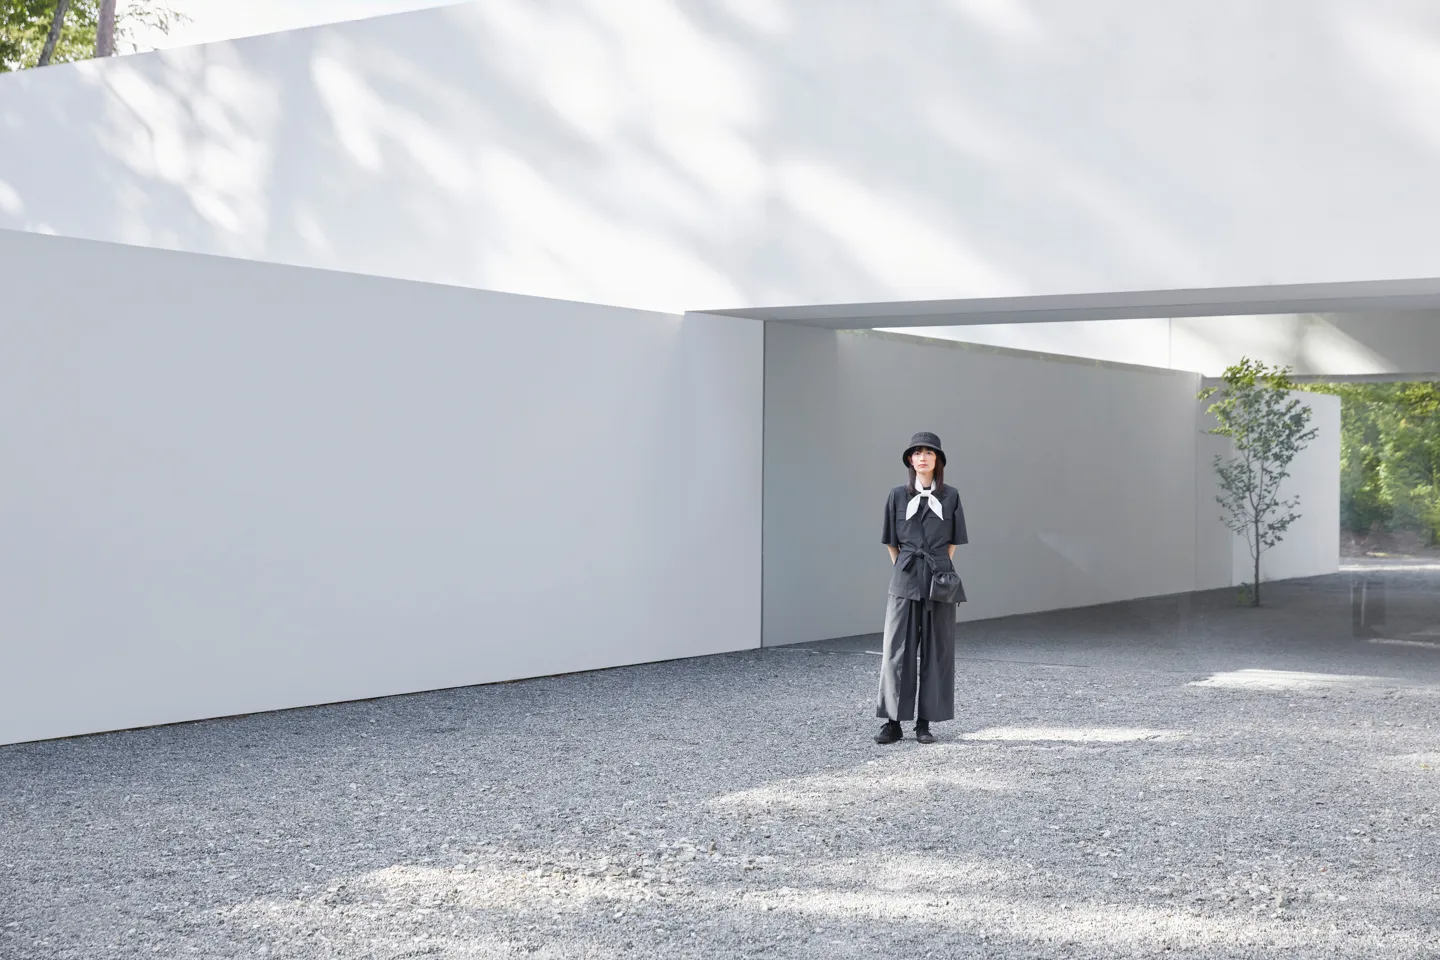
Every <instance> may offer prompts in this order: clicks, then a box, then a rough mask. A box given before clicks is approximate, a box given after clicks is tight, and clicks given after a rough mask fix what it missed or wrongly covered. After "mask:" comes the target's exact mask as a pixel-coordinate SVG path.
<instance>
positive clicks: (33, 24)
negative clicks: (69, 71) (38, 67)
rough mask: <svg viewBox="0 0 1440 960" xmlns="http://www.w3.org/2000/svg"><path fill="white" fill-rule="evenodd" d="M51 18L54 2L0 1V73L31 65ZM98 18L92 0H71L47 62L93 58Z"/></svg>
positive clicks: (38, 52) (42, 44)
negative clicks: (52, 53) (63, 26)
mask: <svg viewBox="0 0 1440 960" xmlns="http://www.w3.org/2000/svg"><path fill="white" fill-rule="evenodd" d="M54 18H55V0H0V73H8V72H10V71H12V70H22V69H25V68H27V67H33V66H35V64H36V62H37V61H38V60H39V59H40V50H41V48H43V47H44V46H45V37H46V35H47V34H49V32H50V22H51V21H52V20H53V19H54ZM99 18H100V5H99V3H98V2H96V0H72V2H71V4H70V11H69V13H67V14H66V16H65V29H64V30H63V31H62V32H61V34H60V42H59V43H58V44H57V45H56V46H55V56H54V57H53V58H52V59H51V62H52V63H69V62H72V61H75V60H86V59H89V58H90V57H93V56H94V55H95V26H96V24H97V23H98V22H99Z"/></svg>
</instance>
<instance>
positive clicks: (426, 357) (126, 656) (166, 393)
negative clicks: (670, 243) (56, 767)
mask: <svg viewBox="0 0 1440 960" xmlns="http://www.w3.org/2000/svg"><path fill="white" fill-rule="evenodd" d="M81 278H83V289H84V290H85V291H88V292H86V293H83V294H82V293H80V292H79V287H80V285H81ZM0 283H3V285H4V287H5V289H6V290H7V300H6V310H5V313H4V315H3V317H0V475H3V476H4V478H5V479H4V483H3V485H0V526H3V530H4V536H3V537H0V582H4V583H5V585H6V589H5V601H4V603H3V604H0V648H3V654H4V656H3V661H4V663H5V668H4V669H3V670H0V742H10V741H20V740H30V739H38V738H46V737H57V736H62V735H68V734H79V733H87V732H91V731H99V730H106V729H113V728H120V727H130V726H139V725H146V724H156V723H165V722H170V721H180V720H191V719H196V718H201V717H212V716H219V715H226V714H234V713H240V712H250V711H258V710H269V709H275V708H281V707H293V706H299V705H304V704H314V703H321V702H326V701H337V700H346V699H354V698H363V697H374V696H381V695H386V694H395V693H402V692H407V691H416V690H425V689H432V688H438V687H447V686H457V685H464V684H474V683H481V682H488V681H498V680H508V679H512V678H517V677H527V676H534V675H540V674H553V673H557V672H566V671H574V670H586V669H593V668H600V667H611V666H616V665H619V664H627V663H636V662H641V661H653V660H661V659H667V658H671V657H685V656H693V655H697V654H707V653H715V652H719V651H726V650H735V649H741V648H746V647H754V646H756V645H757V644H758V642H759V623H760V508H761V500H760V497H761V465H760V458H761V446H760V441H761V387H762V382H761V376H762V374H761V365H762V349H763V344H762V328H761V324H759V323H757V322H753V321H744V320H734V319H726V318H721V319H717V318H710V317H703V316H697V317H690V318H682V317H679V316H673V315H664V314H656V313H642V312H638V311H632V310H623V309H616V308H607V307H595V306H588V305H581V304H574V303H566V302H561V301H550V300H540V299H534V298H526V297H517V296H510V295H503V294H494V293H486V292H482V291H474V290H465V289H458V288H447V287H440V286H431V285H425V284H418V283H410V282H403V281H395V280H383V279H377V278H371V277H363V276H353V275H346V274H339V273H328V272H323V271H316V270H309V269H303V268H296V267H286V266H275V265H267V264H257V263H250V262H245V261H237V260H226V259H220V258H211V257H204V256H197V255H193V254H177V253H169V252H162V251H155V250H144V249H138V248H132V247H123V246H115V245H109V244H101V243H94V242H89V241H78V240H71V239H60V238H53V237H43V236H37V235H31V234H22V233H15V232H3V231H0ZM667 476H668V477H679V478H684V482H683V483H681V482H677V483H670V482H660V481H663V480H664V478H665V477H667ZM511 719H512V718H496V722H499V723H505V722H510V721H511Z"/></svg>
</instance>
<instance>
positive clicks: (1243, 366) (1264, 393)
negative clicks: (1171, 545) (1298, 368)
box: [1200, 358, 1316, 606]
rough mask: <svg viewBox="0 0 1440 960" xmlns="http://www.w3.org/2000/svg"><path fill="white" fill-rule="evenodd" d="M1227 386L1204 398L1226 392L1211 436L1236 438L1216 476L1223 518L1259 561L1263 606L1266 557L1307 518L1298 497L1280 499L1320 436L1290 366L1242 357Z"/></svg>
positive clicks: (1256, 598) (1254, 598) (1253, 597)
mask: <svg viewBox="0 0 1440 960" xmlns="http://www.w3.org/2000/svg"><path fill="white" fill-rule="evenodd" d="M1221 379H1222V381H1223V385H1222V386H1220V387H1212V388H1210V389H1207V390H1202V391H1201V392H1200V399H1202V400H1203V399H1207V398H1209V397H1211V396H1214V395H1216V394H1217V393H1218V394H1219V399H1218V400H1216V401H1215V402H1214V403H1212V404H1211V405H1210V407H1209V410H1210V412H1211V413H1212V414H1214V415H1215V419H1216V421H1217V423H1218V426H1216V427H1214V428H1212V429H1211V431H1210V432H1211V433H1217V434H1220V435H1221V436H1225V437H1229V438H1230V440H1231V443H1232V444H1233V445H1234V447H1235V456H1233V457H1231V458H1230V459H1228V460H1227V459H1225V458H1223V457H1220V456H1217V457H1216V458H1215V472H1216V474H1217V475H1218V477H1219V479H1220V494H1219V496H1217V497H1216V498H1215V501H1216V502H1217V503H1219V504H1220V506H1222V507H1223V508H1224V511H1225V512H1224V514H1223V515H1222V517H1221V519H1222V520H1224V521H1225V525H1226V526H1227V527H1229V528H1230V529H1231V530H1233V531H1234V532H1235V533H1236V534H1237V535H1239V536H1243V537H1244V538H1245V542H1246V544H1247V545H1248V546H1249V547H1250V557H1251V559H1252V560H1253V561H1254V564H1255V568H1254V569H1255V576H1254V580H1253V581H1252V584H1251V592H1250V594H1249V599H1250V603H1251V605H1252V606H1259V605H1260V555H1261V554H1262V553H1264V552H1265V551H1266V550H1268V549H1270V548H1271V547H1273V546H1275V545H1276V544H1277V543H1279V542H1280V541H1281V540H1283V539H1284V535H1285V531H1286V530H1288V529H1289V528H1290V525H1291V524H1292V523H1294V522H1295V521H1296V520H1298V519H1299V518H1300V514H1299V513H1298V512H1297V511H1296V509H1295V508H1296V507H1298V506H1299V504H1300V499H1299V498H1298V497H1290V498H1287V499H1281V498H1280V485H1281V483H1282V482H1283V481H1284V480H1285V478H1286V477H1288V476H1290V473H1289V467H1290V463H1291V461H1293V460H1294V459H1295V455H1296V454H1297V453H1299V452H1300V451H1301V450H1303V449H1304V448H1305V445H1306V444H1307V443H1309V442H1310V441H1311V440H1313V439H1314V438H1315V433H1316V431H1315V430H1314V428H1311V427H1309V423H1310V416H1311V413H1310V408H1309V407H1308V406H1306V405H1305V404H1304V403H1302V402H1301V401H1300V400H1298V399H1296V398H1295V397H1294V396H1292V395H1291V392H1292V391H1294V390H1295V389H1296V386H1295V382H1294V381H1293V380H1291V379H1290V371H1289V368H1282V367H1268V366H1266V365H1265V364H1263V363H1259V362H1257V361H1253V360H1250V359H1249V358H1244V359H1242V360H1241V361H1240V362H1239V363H1237V364H1235V365H1234V366H1232V367H1229V368H1228V369H1226V371H1225V373H1224V374H1223V375H1222V377H1221Z"/></svg>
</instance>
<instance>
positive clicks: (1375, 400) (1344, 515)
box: [1304, 382, 1440, 545]
mask: <svg viewBox="0 0 1440 960" xmlns="http://www.w3.org/2000/svg"><path fill="white" fill-rule="evenodd" d="M1304 389H1307V390H1312V391H1314V392H1317V393H1329V394H1334V395H1335V396H1338V397H1340V401H1341V413H1340V424H1341V426H1340V523H1341V526H1342V527H1343V529H1345V530H1346V531H1348V532H1350V533H1352V534H1355V535H1357V536H1369V535H1373V534H1376V533H1389V534H1394V533H1405V532H1408V533H1418V534H1421V535H1423V536H1425V537H1427V538H1428V540H1429V542H1430V544H1431V545H1435V544H1440V383H1433V382H1426V383H1326V384H1309V385H1307V386H1306V387H1305V388H1304Z"/></svg>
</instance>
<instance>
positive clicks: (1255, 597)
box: [1250, 523, 1260, 607]
mask: <svg viewBox="0 0 1440 960" xmlns="http://www.w3.org/2000/svg"><path fill="white" fill-rule="evenodd" d="M1250 606H1252V607H1258V606H1260V524H1258V523H1257V524H1255V590H1254V592H1253V593H1252V594H1251V596H1250Z"/></svg>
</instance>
